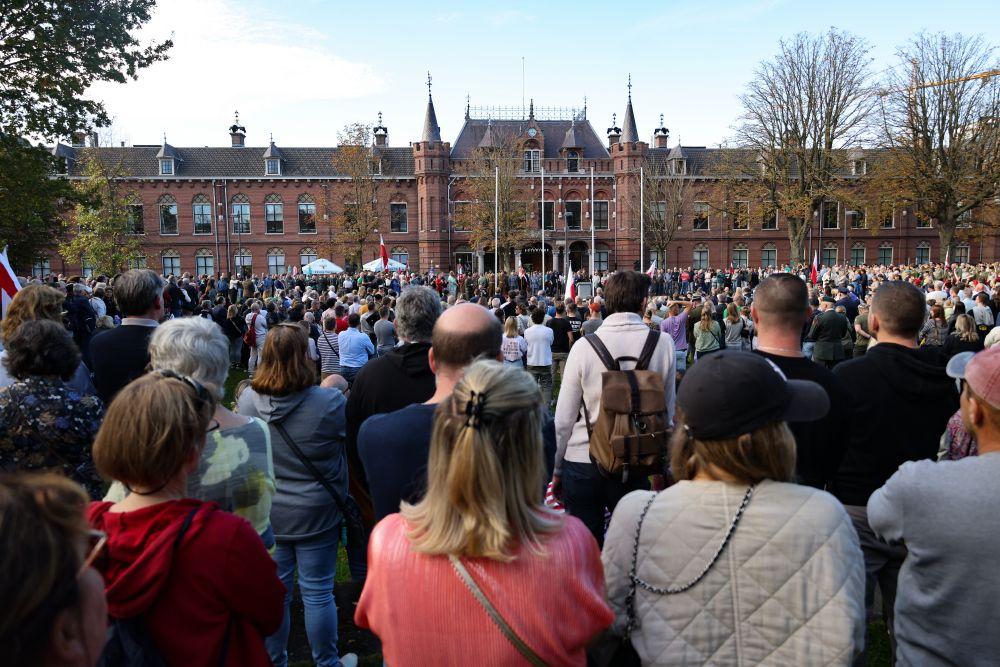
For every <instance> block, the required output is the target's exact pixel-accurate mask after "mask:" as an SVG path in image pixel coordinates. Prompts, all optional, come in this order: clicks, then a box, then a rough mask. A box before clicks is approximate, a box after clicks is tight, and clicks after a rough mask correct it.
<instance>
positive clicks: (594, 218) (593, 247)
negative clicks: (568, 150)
mask: <svg viewBox="0 0 1000 667" xmlns="http://www.w3.org/2000/svg"><path fill="white" fill-rule="evenodd" d="M596 219H597V218H596V216H595V215H594V167H593V165H592V166H591V167H590V280H591V281H593V280H594V252H595V251H596V249H597V248H596V246H595V245H594V221H595V220H596Z"/></svg>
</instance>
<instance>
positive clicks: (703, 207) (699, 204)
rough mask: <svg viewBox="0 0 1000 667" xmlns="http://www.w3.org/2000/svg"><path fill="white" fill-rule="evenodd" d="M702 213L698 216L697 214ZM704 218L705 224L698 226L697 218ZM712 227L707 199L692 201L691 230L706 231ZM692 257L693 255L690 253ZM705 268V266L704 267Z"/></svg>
mask: <svg viewBox="0 0 1000 667" xmlns="http://www.w3.org/2000/svg"><path fill="white" fill-rule="evenodd" d="M699 213H702V214H703V215H701V216H699V215H698V214H699ZM702 218H704V220H705V226H704V227H698V226H697V224H698V220H700V219H702ZM711 229H712V206H711V205H710V204H709V203H708V202H707V201H696V202H694V215H693V216H692V217H691V230H692V231H695V232H707V231H710V230H711ZM692 257H693V255H692ZM706 268H707V267H706Z"/></svg>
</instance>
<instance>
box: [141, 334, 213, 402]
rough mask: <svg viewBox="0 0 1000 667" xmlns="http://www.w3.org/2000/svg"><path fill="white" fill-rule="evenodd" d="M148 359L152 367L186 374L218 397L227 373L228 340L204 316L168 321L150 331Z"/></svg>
mask: <svg viewBox="0 0 1000 667" xmlns="http://www.w3.org/2000/svg"><path fill="white" fill-rule="evenodd" d="M149 360H150V364H151V365H152V367H153V368H154V369H156V370H170V371H174V372H175V373H178V374H180V375H189V376H191V377H192V378H194V379H195V380H197V381H198V382H200V383H202V384H204V385H208V386H210V387H211V388H213V389H215V393H216V395H217V396H218V397H219V398H222V397H223V396H224V395H225V393H226V376H227V375H229V341H228V340H227V339H226V336H225V334H223V333H222V329H221V328H220V327H219V325H217V324H216V323H215V322H213V321H212V320H209V319H206V318H204V317H184V318H181V319H175V320H168V321H167V322H165V323H163V324H161V325H160V326H159V327H157V328H156V330H155V331H154V332H153V337H152V338H151V339H150V341H149Z"/></svg>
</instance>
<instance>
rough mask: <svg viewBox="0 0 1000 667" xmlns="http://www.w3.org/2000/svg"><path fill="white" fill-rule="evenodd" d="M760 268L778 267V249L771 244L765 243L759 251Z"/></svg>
mask: <svg viewBox="0 0 1000 667" xmlns="http://www.w3.org/2000/svg"><path fill="white" fill-rule="evenodd" d="M760 265H761V266H765V267H766V266H775V267H776V266H778V249H777V248H776V247H775V245H774V244H773V243H765V244H764V247H762V248H761V249H760Z"/></svg>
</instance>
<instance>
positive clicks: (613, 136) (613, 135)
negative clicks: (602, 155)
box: [608, 113, 622, 151]
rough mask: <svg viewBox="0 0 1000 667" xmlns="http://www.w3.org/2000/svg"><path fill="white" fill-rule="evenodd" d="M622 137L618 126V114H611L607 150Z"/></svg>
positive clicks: (612, 148) (611, 148) (613, 146)
mask: <svg viewBox="0 0 1000 667" xmlns="http://www.w3.org/2000/svg"><path fill="white" fill-rule="evenodd" d="M621 137H622V129H621V128H620V127H618V114H616V113H613V114H611V127H609V128H608V150H609V151H612V150H614V148H615V144H617V143H618V140H619V139H621Z"/></svg>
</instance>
